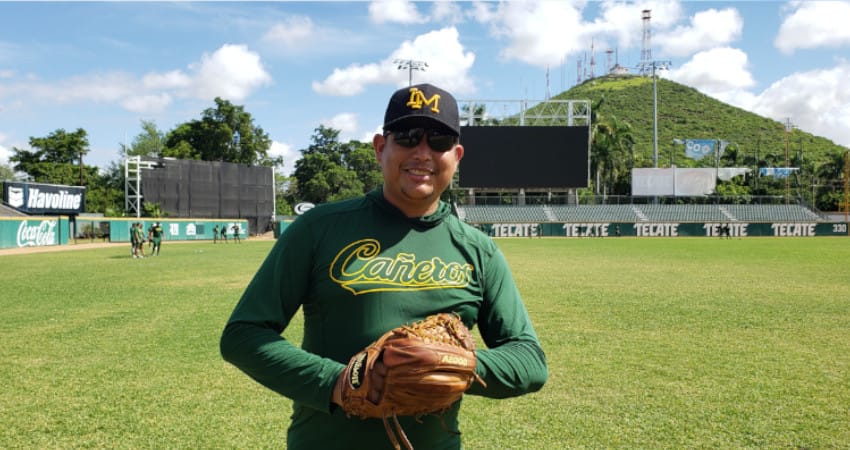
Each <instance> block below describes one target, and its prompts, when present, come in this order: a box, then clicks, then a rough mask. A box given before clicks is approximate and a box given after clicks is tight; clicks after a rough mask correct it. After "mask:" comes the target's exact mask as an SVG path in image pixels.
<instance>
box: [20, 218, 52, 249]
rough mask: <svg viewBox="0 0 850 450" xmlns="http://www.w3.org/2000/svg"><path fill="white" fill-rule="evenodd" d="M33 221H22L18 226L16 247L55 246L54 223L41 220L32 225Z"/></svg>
mask: <svg viewBox="0 0 850 450" xmlns="http://www.w3.org/2000/svg"><path fill="white" fill-rule="evenodd" d="M33 222H36V221H33V220H22V221H21V224H20V225H19V226H18V238H17V244H18V247H41V246H45V245H57V244H59V240H58V239H57V236H56V221H55V220H42V221H41V222H37V223H36V224H33Z"/></svg>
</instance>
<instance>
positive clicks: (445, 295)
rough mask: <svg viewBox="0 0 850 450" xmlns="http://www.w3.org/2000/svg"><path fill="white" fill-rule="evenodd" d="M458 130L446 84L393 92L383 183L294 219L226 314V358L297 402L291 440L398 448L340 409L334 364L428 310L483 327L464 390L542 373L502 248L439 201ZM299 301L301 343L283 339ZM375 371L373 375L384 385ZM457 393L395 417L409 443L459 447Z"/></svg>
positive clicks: (454, 162)
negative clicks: (448, 400)
mask: <svg viewBox="0 0 850 450" xmlns="http://www.w3.org/2000/svg"><path fill="white" fill-rule="evenodd" d="M459 137H460V123H459V119H458V107H457V103H456V101H455V99H454V98H453V97H452V95H451V94H449V93H448V92H446V91H444V90H442V89H440V88H437V87H435V86H432V85H429V84H421V85H416V86H410V87H409V88H404V89H400V90H398V91H396V92H395V93H394V94H393V96H392V97H391V99H390V102H389V105H388V107H387V110H386V113H385V116H384V133H383V134H377V135H375V137H374V138H373V141H372V144H373V146H374V149H375V156H376V158H377V160H378V162H379V163H380V165H381V169H382V172H383V178H384V183H383V186H381V187H380V188H378V189H376V190H374V191H372V192H370V193H368V194H366V195H365V196H363V197H360V198H356V199H351V200H345V201H340V202H335V203H328V204H324V205H320V206H317V207H315V208H313V209H311V210H310V211H308V212H307V213H305V214H304V215H302V216H300V217H299V218H298V219H297V220H295V221H294V222H293V223H292V224H290V225H289V227H287V229H286V230H285V231H284V232H283V234H282V235H281V237H280V239H278V241H277V242H276V243H275V245H274V247H273V248H272V250H271V252H270V253H269V255H268V257H267V258H266V260H265V262H264V263H263V264H262V266H261V267H260V269H259V270H258V271H257V273H256V274H255V276H254V278H253V280H252V281H251V282H250V284H249V285H248V287H247V288H246V290H245V292H244V293H243V295H242V298H241V299H240V301H239V303H238V304H237V305H236V308H235V309H234V311H233V314H232V315H231V316H230V319H229V321H228V323H227V325H226V327H225V329H224V332H223V334H222V337H221V352H222V355H223V356H224V358H225V359H226V360H227V361H229V362H230V363H232V364H234V365H235V366H237V367H238V368H239V369H241V370H242V371H244V372H245V373H246V374H248V375H249V376H250V377H251V378H253V379H254V380H256V381H258V382H259V383H261V384H263V385H264V386H266V387H268V388H269V389H272V390H273V391H275V392H277V393H279V394H281V395H284V396H286V397H288V398H290V399H292V400H293V414H292V420H291V423H290V425H289V429H288V433H287V438H286V443H287V447H288V448H289V449H293V450H295V449H308V450H312V449H318V448H321V449H354V448H369V449H382V448H390V441H389V439H388V438H387V434H386V431H385V429H384V426H383V423H382V421H381V420H380V419H365V420H363V419H361V418H359V417H350V418H349V417H347V416H346V414H345V412H344V411H342V409H341V408H340V407H339V405H340V402H341V400H340V386H341V384H340V383H341V382H342V381H341V379H340V378H341V377H340V375H341V373H342V371H343V369H344V368H345V365H346V364H347V363H348V361H349V359H350V358H351V356H352V355H354V354H355V353H357V352H358V351H360V350H361V349H363V348H364V347H365V346H367V345H368V344H370V343H371V342H372V341H374V340H375V339H377V338H378V337H379V336H381V334H383V333H384V332H386V331H387V330H389V329H392V328H394V327H397V326H399V325H402V324H405V323H411V322H414V321H417V320H420V319H423V318H425V317H427V316H429V315H431V314H435V313H439V312H454V313H457V314H459V315H460V317H461V318H462V319H463V321H464V323H465V324H466V325H467V326H468V327H470V328H472V326H473V325H476V326H477V328H478V332H479V333H480V335H481V338H482V341H483V343H484V344H485V346H486V348H483V347H482V348H479V349H478V351H477V366H476V371H477V372H478V374H479V375H480V376H481V377H482V378H483V379H484V381H485V382H486V383H487V387H486V388H485V387H483V386H481V385H478V384H473V386H472V387H471V388H470V389H469V391H467V394H469V395H480V396H484V397H490V398H506V397H514V396H518V395H522V394H526V393H529V392H534V391H537V390H539V389H540V388H541V387H542V386H543V384H544V383H545V382H546V380H547V378H548V368H547V366H546V357H545V354H544V353H543V349H542V348H541V346H540V342H539V340H538V338H537V335H536V333H535V331H534V328H533V326H532V323H531V320H530V319H529V316H528V312H527V311H526V309H525V306H524V305H523V302H522V299H521V297H520V294H519V292H518V290H517V287H516V284H515V283H514V279H513V276H512V275H511V272H510V269H509V268H508V265H507V262H506V261H505V257H504V256H503V255H502V253H501V251H499V249H498V247H496V245H495V244H494V242H493V241H492V240H491V239H490V238H489V237H487V236H485V235H484V234H483V233H481V232H480V231H478V230H476V229H475V228H473V227H472V226H469V225H467V224H465V223H464V222H462V221H461V220H460V219H458V218H457V217H455V216H454V215H452V214H451V207H450V205H449V204H447V203H445V202H442V201H440V195H441V194H442V193H443V191H444V190H445V189H446V188H447V187H448V185H449V183H450V182H451V179H452V176H453V175H454V173H455V171H456V170H457V166H458V163H459V161H460V159H461V158H462V157H463V153H464V148H463V146H462V145H460V143H459ZM299 308H300V309H302V310H303V314H304V335H303V340H302V344H301V347H300V348H299V347H296V346H294V345H292V344H291V343H290V342H289V341H287V340H286V339H284V338H283V337H282V336H281V333H282V332H283V331H284V330H285V329H286V327H287V326H288V325H289V323H290V321H291V320H292V317H293V316H294V315H295V314H296V312H297V311H298V310H299ZM380 373H381V371H380V370H375V371H373V379H372V380H373V386H383V380H382V375H381V374H380ZM379 395H380V392H376V396H379ZM378 398H379V397H378ZM373 399H374V397H373ZM460 403H461V401H458V402H457V403H456V404H455V405H454V406H453V407H452V408H451V409H450V410H449V411H447V412H446V413H445V414H444V415H442V416H440V417H436V416H425V417H422V418H419V419H417V418H414V417H400V418H399V421H400V422H401V425H402V426H403V428H404V431H405V432H406V434H407V437H408V438H410V441H411V443H412V444H413V446H414V447H415V448H417V449H420V450H424V449H427V450H436V449H459V448H461V438H460V435H459V434H457V433H452V432H449V431H447V430H450V431H453V430H458V412H459V410H460Z"/></svg>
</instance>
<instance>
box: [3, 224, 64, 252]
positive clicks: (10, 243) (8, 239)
mask: <svg viewBox="0 0 850 450" xmlns="http://www.w3.org/2000/svg"><path fill="white" fill-rule="evenodd" d="M67 243H68V218H67V217H30V218H26V219H20V218H5V217H4V218H0V249H3V248H20V247H44V246H48V245H60V244H67Z"/></svg>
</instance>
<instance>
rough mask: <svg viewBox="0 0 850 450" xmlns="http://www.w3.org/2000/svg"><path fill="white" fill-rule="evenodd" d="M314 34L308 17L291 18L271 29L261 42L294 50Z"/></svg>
mask: <svg viewBox="0 0 850 450" xmlns="http://www.w3.org/2000/svg"><path fill="white" fill-rule="evenodd" d="M314 32H315V29H314V26H313V21H312V20H311V19H310V18H309V17H305V16H292V17H289V18H287V19H286V20H284V21H283V22H282V23H278V24H275V25H274V26H273V27H271V28H270V29H269V31H267V32H266V34H264V35H263V37H262V40H263V41H265V42H266V43H269V44H271V45H281V46H283V47H286V48H288V49H294V48H297V47H298V46H300V45H302V44H303V43H305V42H308V41H309V40H310V39H311V37H312V36H313V34H314Z"/></svg>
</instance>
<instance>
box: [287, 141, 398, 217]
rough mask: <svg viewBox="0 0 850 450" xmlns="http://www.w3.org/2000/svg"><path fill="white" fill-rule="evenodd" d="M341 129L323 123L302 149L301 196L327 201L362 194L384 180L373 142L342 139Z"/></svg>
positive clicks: (297, 195) (298, 190)
mask: <svg viewBox="0 0 850 450" xmlns="http://www.w3.org/2000/svg"><path fill="white" fill-rule="evenodd" d="M339 133H340V132H339V130H335V129H333V128H328V127H325V126H323V125H320V126H319V127H318V128H316V129H315V131H314V133H313V136H312V138H311V139H312V144H310V146H308V147H307V148H306V149H303V150H301V154H302V155H303V156H302V158H301V159H299V160H298V161H297V162H296V163H295V172H294V173H293V178H295V185H296V188H295V189H296V193H295V196H294V197H295V198H292V199H291V201H290V203H296V202H297V200H300V201H308V202H312V203H324V202H329V201H334V200H342V199H346V198H351V197H356V196H358V195H362V194H364V193H366V192H368V191H370V190H372V189H374V188H375V187H377V186H379V185H380V183H381V180H382V178H381V171H380V166H379V165H378V162H377V160H376V159H375V154H374V152H373V151H372V150H371V144H366V143H362V142H358V141H350V142H348V143H342V142H340V141H339Z"/></svg>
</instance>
